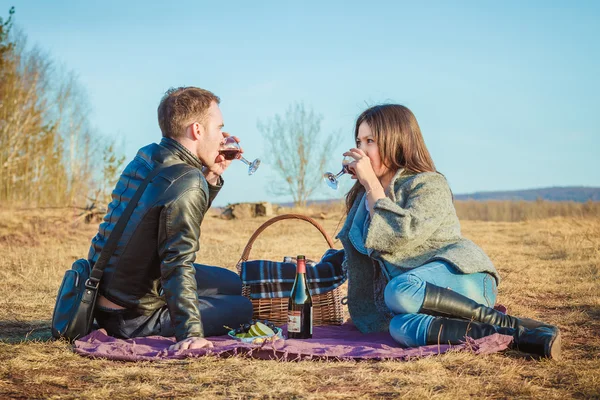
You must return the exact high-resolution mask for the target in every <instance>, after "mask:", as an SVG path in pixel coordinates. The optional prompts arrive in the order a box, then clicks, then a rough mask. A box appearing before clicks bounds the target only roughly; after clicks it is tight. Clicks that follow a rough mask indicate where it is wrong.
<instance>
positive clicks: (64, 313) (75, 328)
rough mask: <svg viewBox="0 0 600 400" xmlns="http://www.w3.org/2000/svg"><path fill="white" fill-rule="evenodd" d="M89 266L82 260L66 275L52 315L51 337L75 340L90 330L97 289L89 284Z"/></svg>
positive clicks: (90, 269)
mask: <svg viewBox="0 0 600 400" xmlns="http://www.w3.org/2000/svg"><path fill="white" fill-rule="evenodd" d="M91 273H92V268H91V267H90V262H89V261H88V260H86V259H85V258H81V259H79V260H77V261H75V262H74V263H73V266H72V267H71V269H70V270H68V271H67V272H65V276H64V277H63V281H62V284H61V285H60V289H58V296H56V305H55V306H54V313H53V314H52V336H54V337H55V338H57V339H58V338H66V339H69V340H75V339H77V338H78V337H80V336H85V335H87V334H88V333H89V331H90V330H91V326H92V322H93V319H94V304H95V303H96V295H97V293H98V291H97V289H98V288H97V286H94V285H93V284H92V281H90V280H89V279H90V275H91Z"/></svg>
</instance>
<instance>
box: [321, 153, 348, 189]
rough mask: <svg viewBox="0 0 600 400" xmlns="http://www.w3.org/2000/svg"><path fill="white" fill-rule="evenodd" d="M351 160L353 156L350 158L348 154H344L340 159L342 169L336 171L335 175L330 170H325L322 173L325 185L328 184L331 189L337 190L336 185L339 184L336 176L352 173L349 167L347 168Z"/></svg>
mask: <svg viewBox="0 0 600 400" xmlns="http://www.w3.org/2000/svg"><path fill="white" fill-rule="evenodd" d="M353 161H354V158H352V157H350V156H345V157H344V159H343V160H342V170H341V171H340V172H338V173H337V174H335V175H334V174H333V173H332V172H325V173H324V174H323V180H324V181H325V183H326V184H327V186H329V187H330V188H332V189H333V190H337V189H338V187H339V186H340V183H339V181H338V178H339V177H340V176H342V175H344V174H351V173H352V172H351V171H350V169H349V168H348V164H350V163H351V162H353Z"/></svg>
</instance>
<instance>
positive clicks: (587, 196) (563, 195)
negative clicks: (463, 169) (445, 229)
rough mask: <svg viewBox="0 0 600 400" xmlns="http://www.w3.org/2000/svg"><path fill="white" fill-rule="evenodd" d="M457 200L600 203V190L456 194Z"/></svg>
mask: <svg viewBox="0 0 600 400" xmlns="http://www.w3.org/2000/svg"><path fill="white" fill-rule="evenodd" d="M454 199H455V200H477V201H486V200H525V201H535V200H537V199H542V200H547V201H576V202H578V203H585V202H586V201H590V200H591V201H600V188H593V187H583V186H572V187H551V188H542V189H525V190H510V191H502V192H476V193H469V194H455V195H454Z"/></svg>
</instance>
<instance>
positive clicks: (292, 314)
mask: <svg viewBox="0 0 600 400" xmlns="http://www.w3.org/2000/svg"><path fill="white" fill-rule="evenodd" d="M287 328H288V332H300V331H301V329H302V311H288V324H287Z"/></svg>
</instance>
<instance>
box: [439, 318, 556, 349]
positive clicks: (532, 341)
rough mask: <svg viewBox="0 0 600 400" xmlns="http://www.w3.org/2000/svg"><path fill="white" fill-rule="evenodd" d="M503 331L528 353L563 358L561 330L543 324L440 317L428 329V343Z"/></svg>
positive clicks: (451, 340) (450, 341)
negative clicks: (511, 324)
mask: <svg viewBox="0 0 600 400" xmlns="http://www.w3.org/2000/svg"><path fill="white" fill-rule="evenodd" d="M494 333H500V334H502V335H509V336H512V337H513V341H512V342H511V344H510V348H511V349H514V350H518V351H522V352H524V353H529V354H535V355H539V356H542V357H546V358H553V359H559V358H560V356H561V354H560V353H561V348H560V335H559V333H558V331H555V330H552V329H549V328H546V327H539V328H535V329H526V328H524V327H523V326H521V327H519V328H516V329H515V328H504V327H499V326H494V325H490V324H484V323H480V322H473V321H466V320H464V319H454V318H444V317H436V318H434V319H433V321H432V322H431V325H430V326H429V331H428V332H427V344H438V343H440V344H446V343H449V344H459V343H461V342H464V338H465V336H469V337H471V338H473V339H479V338H482V337H485V336H489V335H492V334H494Z"/></svg>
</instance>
